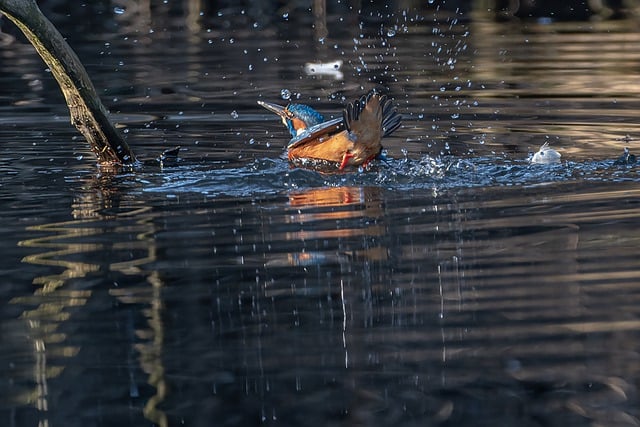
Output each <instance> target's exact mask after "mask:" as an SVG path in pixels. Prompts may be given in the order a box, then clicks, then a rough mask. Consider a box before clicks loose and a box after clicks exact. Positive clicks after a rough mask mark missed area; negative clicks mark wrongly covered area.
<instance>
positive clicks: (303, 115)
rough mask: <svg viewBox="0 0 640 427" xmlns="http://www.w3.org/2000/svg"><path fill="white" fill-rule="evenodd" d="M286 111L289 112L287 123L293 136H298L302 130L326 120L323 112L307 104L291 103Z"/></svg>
mask: <svg viewBox="0 0 640 427" xmlns="http://www.w3.org/2000/svg"><path fill="white" fill-rule="evenodd" d="M285 111H286V112H288V114H287V116H288V117H287V120H286V123H285V124H286V125H287V128H288V129H289V132H291V136H297V135H298V134H299V133H300V132H301V131H303V130H305V129H307V128H310V127H311V126H315V125H319V124H320V123H322V122H324V117H323V116H322V114H320V113H318V112H317V111H316V110H314V109H313V108H311V107H309V106H308V105H305V104H289V105H287V106H286V107H285Z"/></svg>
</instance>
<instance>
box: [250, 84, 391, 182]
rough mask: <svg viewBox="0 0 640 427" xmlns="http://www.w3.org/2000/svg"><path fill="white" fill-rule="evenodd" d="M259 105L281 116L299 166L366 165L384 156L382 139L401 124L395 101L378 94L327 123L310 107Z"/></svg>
mask: <svg viewBox="0 0 640 427" xmlns="http://www.w3.org/2000/svg"><path fill="white" fill-rule="evenodd" d="M258 104H260V105H261V106H263V107H264V108H266V109H268V110H269V111H272V112H274V113H276V114H277V115H278V116H280V117H281V118H282V122H283V123H284V124H285V126H287V128H288V129H289V132H290V133H291V136H292V137H293V139H291V141H290V142H289V145H288V146H287V150H288V157H289V160H290V161H291V162H292V163H293V164H295V165H306V164H307V163H306V162H308V161H324V162H330V163H335V164H337V165H338V168H339V169H340V170H342V169H344V168H346V167H347V166H366V165H367V164H368V163H369V162H370V161H371V160H373V159H375V158H376V157H377V156H378V155H379V154H380V153H381V151H382V144H381V139H382V138H383V137H385V136H388V135H390V134H391V133H393V132H394V131H395V130H396V129H398V128H399V127H400V121H401V116H400V114H398V112H397V111H396V109H395V107H394V106H393V103H392V102H391V100H390V99H388V98H387V97H386V96H385V95H379V94H377V93H375V92H370V93H369V94H368V95H363V96H362V97H360V99H358V100H356V101H354V102H352V103H350V104H348V105H347V107H346V108H345V109H344V110H343V114H342V118H336V119H333V120H329V121H326V122H325V121H324V117H323V116H322V115H321V114H320V113H318V112H317V111H315V110H314V109H313V108H311V107H309V106H308V105H303V104H289V105H287V106H286V107H282V106H280V105H277V104H271V103H267V102H263V101H258Z"/></svg>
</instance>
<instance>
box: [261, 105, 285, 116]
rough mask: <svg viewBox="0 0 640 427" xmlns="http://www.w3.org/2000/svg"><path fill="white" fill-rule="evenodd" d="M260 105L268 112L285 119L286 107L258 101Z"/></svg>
mask: <svg viewBox="0 0 640 427" xmlns="http://www.w3.org/2000/svg"><path fill="white" fill-rule="evenodd" d="M258 105H260V106H262V107H264V108H266V109H267V110H269V111H271V112H272V113H276V114H277V115H278V116H280V117H283V118H284V117H285V112H284V109H285V107H283V106H281V105H278V104H272V103H270V102H264V101H258Z"/></svg>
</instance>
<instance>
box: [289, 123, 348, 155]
mask: <svg viewBox="0 0 640 427" xmlns="http://www.w3.org/2000/svg"><path fill="white" fill-rule="evenodd" d="M353 145H354V142H353V141H352V140H351V139H350V138H349V133H348V132H347V131H345V130H343V131H341V132H339V133H336V134H333V135H326V136H323V137H320V138H316V139H312V140H309V141H308V142H306V143H304V144H300V145H298V146H296V147H293V148H291V149H289V154H288V156H289V160H296V159H316V160H325V161H328V162H335V163H340V162H341V161H342V159H343V157H344V155H345V153H347V152H348V151H350V150H351V149H352V148H353Z"/></svg>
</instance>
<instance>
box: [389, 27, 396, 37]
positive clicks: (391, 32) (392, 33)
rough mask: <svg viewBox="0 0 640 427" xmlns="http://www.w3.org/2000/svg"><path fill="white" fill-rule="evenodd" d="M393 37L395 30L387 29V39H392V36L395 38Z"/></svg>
mask: <svg viewBox="0 0 640 427" xmlns="http://www.w3.org/2000/svg"><path fill="white" fill-rule="evenodd" d="M395 35H396V30H395V29H393V28H389V29H388V30H387V37H393V36H395Z"/></svg>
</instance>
